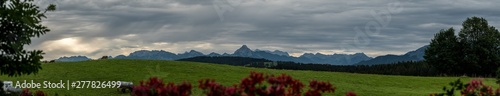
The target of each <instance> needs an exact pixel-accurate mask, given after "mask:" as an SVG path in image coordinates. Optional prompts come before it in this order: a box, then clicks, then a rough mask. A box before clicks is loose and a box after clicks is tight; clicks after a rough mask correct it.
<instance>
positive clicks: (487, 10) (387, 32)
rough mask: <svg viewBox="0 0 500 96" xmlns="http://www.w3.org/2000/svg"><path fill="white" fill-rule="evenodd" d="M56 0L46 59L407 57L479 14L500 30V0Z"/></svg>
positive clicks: (42, 45)
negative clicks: (249, 53) (248, 51)
mask: <svg viewBox="0 0 500 96" xmlns="http://www.w3.org/2000/svg"><path fill="white" fill-rule="evenodd" d="M35 3H37V4H38V5H40V6H46V5H47V4H50V3H52V4H56V5H57V11H55V12H49V13H48V19H46V21H44V24H45V25H46V26H48V27H49V28H50V29H51V30H52V31H51V32H49V33H47V34H46V35H43V36H41V37H40V38H34V39H33V43H32V44H31V45H29V46H27V48H28V49H41V50H44V52H45V53H46V55H45V57H46V58H45V59H55V58H58V57H61V56H70V55H86V56H90V57H91V58H98V57H100V56H104V55H112V56H116V55H120V54H124V55H128V53H130V52H133V51H136V50H142V49H144V50H167V51H171V52H174V53H181V52H184V51H189V50H191V49H194V50H198V51H201V52H203V53H206V54H207V53H210V52H217V53H224V52H227V53H232V52H233V51H234V50H235V49H237V48H238V47H240V46H241V45H242V44H246V45H248V46H249V47H250V48H258V49H268V50H282V51H287V52H290V53H291V55H295V56H298V55H301V54H303V53H306V52H309V53H316V52H321V53H324V54H333V53H355V52H364V53H366V54H368V55H369V56H378V55H384V54H403V53H405V52H407V51H410V50H415V49H417V48H419V47H421V46H424V45H426V44H428V43H429V42H430V40H431V38H433V36H434V34H435V33H437V32H438V31H439V30H440V29H445V28H450V27H454V28H455V29H457V30H459V29H460V25H461V23H462V22H463V21H464V20H465V19H466V18H467V17H471V16H479V17H484V18H486V19H487V20H488V21H489V23H490V25H493V26H495V27H500V17H499V16H500V10H497V9H498V8H497V6H496V5H498V4H500V1H495V0H477V1H470V0H419V1H414V0H405V1H397V0H376V1H337V0H312V1H311V0H40V1H36V2H35Z"/></svg>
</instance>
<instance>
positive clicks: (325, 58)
mask: <svg viewBox="0 0 500 96" xmlns="http://www.w3.org/2000/svg"><path fill="white" fill-rule="evenodd" d="M426 48H427V46H424V47H421V48H419V49H417V50H415V51H411V52H408V53H406V54H404V55H384V56H378V57H376V58H372V57H368V56H367V55H366V54H364V53H355V54H322V53H304V54H303V55H301V56H299V57H293V56H290V55H289V54H288V52H285V51H280V50H274V51H269V50H261V49H255V50H251V49H250V48H249V47H248V46H247V45H242V46H241V47H240V48H238V49H237V50H236V51H234V52H233V53H232V54H229V53H223V54H219V53H215V52H212V53H209V54H206V55H205V54H203V53H201V52H198V51H196V50H190V51H186V52H184V53H179V54H175V53H172V52H168V51H164V50H139V51H135V52H132V53H130V54H129V55H127V56H125V55H118V56H116V57H114V58H115V59H149V60H178V59H184V58H191V57H198V56H236V57H251V58H262V59H267V60H272V61H293V62H298V63H314V64H332V65H373V64H387V63H394V62H399V61H419V60H423V54H424V53H425V49H426ZM68 58H71V57H65V58H62V57H61V58H59V59H61V60H59V59H57V60H56V61H59V62H65V61H68V60H69V61H71V60H73V59H68ZM78 58H82V56H78ZM85 58H86V57H85ZM74 60H83V59H74Z"/></svg>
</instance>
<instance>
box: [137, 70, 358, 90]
mask: <svg viewBox="0 0 500 96" xmlns="http://www.w3.org/2000/svg"><path fill="white" fill-rule="evenodd" d="M264 82H267V84H264ZM198 83H199V85H198V88H200V89H202V90H203V94H205V95H206V96H300V95H304V96H321V94H322V93H326V92H329V93H333V92H335V89H336V88H335V87H334V86H333V85H332V84H330V83H329V82H322V81H316V80H312V81H311V82H309V89H308V90H307V92H305V93H304V94H303V93H302V88H304V84H302V82H300V81H299V80H297V79H293V78H292V77H291V76H289V75H286V74H281V75H279V76H274V75H266V76H264V74H263V73H258V72H250V75H249V76H248V77H246V78H243V79H242V80H241V82H240V84H234V85H232V86H223V85H221V84H219V83H217V82H215V80H214V79H202V80H199V81H198ZM190 94H191V84H189V83H188V82H184V83H182V84H180V85H175V84H173V83H168V84H167V85H166V86H165V84H164V83H163V81H162V80H160V79H158V78H156V77H153V78H150V79H149V81H147V82H145V83H144V82H143V81H141V84H140V85H139V86H134V88H133V91H132V95H133V96H188V95H190ZM346 96H356V94H355V93H354V92H348V93H347V94H346Z"/></svg>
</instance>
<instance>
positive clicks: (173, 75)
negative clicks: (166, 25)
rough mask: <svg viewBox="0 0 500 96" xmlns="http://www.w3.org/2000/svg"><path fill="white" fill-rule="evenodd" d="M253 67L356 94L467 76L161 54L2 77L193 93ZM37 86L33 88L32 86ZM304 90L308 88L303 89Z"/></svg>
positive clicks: (74, 92)
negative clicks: (258, 64)
mask: <svg viewBox="0 0 500 96" xmlns="http://www.w3.org/2000/svg"><path fill="white" fill-rule="evenodd" d="M251 71H255V72H263V73H265V74H276V75H278V74H282V73H285V74H288V75H291V76H292V77H293V78H295V79H299V80H301V81H302V82H303V83H304V84H306V85H307V84H308V82H309V81H311V80H320V81H328V82H330V83H332V84H333V85H334V86H335V87H337V90H336V91H335V93H334V94H326V95H333V96H343V95H344V94H345V93H347V92H349V91H354V92H355V93H356V94H358V96H427V95H428V94H430V93H436V92H444V91H442V90H441V89H442V88H443V86H445V85H447V84H448V83H449V82H451V81H455V80H456V79H458V78H462V81H464V82H467V81H469V80H470V79H474V78H467V77H418V76H391V75H374V74H356V73H341V72H319V71H297V70H273V69H263V68H249V67H240V66H229V65H220V64H209V63H198V62H180V61H163V60H113V59H111V60H93V61H83V62H59V63H46V64H42V70H40V71H39V72H38V73H37V74H31V75H23V76H18V77H8V76H6V75H3V76H0V80H4V81H14V83H15V82H16V81H21V82H22V81H23V80H28V81H29V80H34V82H36V83H42V82H43V81H51V82H59V80H63V81H64V83H66V81H67V80H69V81H70V82H72V81H132V82H134V84H136V85H137V84H139V82H140V81H141V80H146V79H148V78H149V77H154V76H156V77H159V78H161V79H163V81H164V82H175V83H181V82H183V81H188V82H191V84H192V85H193V87H194V90H193V96H199V95H201V92H202V91H201V90H199V89H198V88H197V85H198V82H197V81H198V80H200V79H205V78H212V79H215V80H216V81H217V82H219V83H221V84H223V85H233V84H237V83H239V82H240V80H241V79H242V78H244V77H246V76H248V75H249V73H250V72H251ZM484 82H485V83H486V84H487V85H492V86H494V88H496V87H498V86H497V85H496V84H495V83H494V82H495V80H494V79H492V78H486V79H484ZM32 90H33V89H32ZM34 90H43V91H44V92H46V93H47V94H48V95H50V96H53V95H55V94H56V93H57V94H58V95H60V96H64V95H70V96H84V95H85V96H130V94H129V93H121V92H119V91H118V90H117V89H116V88H105V89H91V88H83V89H76V88H70V89H69V90H67V89H43V88H40V89H34ZM304 91H305V90H304Z"/></svg>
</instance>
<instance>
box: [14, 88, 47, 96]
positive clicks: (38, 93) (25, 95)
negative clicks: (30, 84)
mask: <svg viewBox="0 0 500 96" xmlns="http://www.w3.org/2000/svg"><path fill="white" fill-rule="evenodd" d="M19 95H20V96H47V94H45V93H44V92H43V91H40V90H37V91H35V94H33V93H32V92H30V90H29V89H23V91H22V92H21V94H19Z"/></svg>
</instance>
